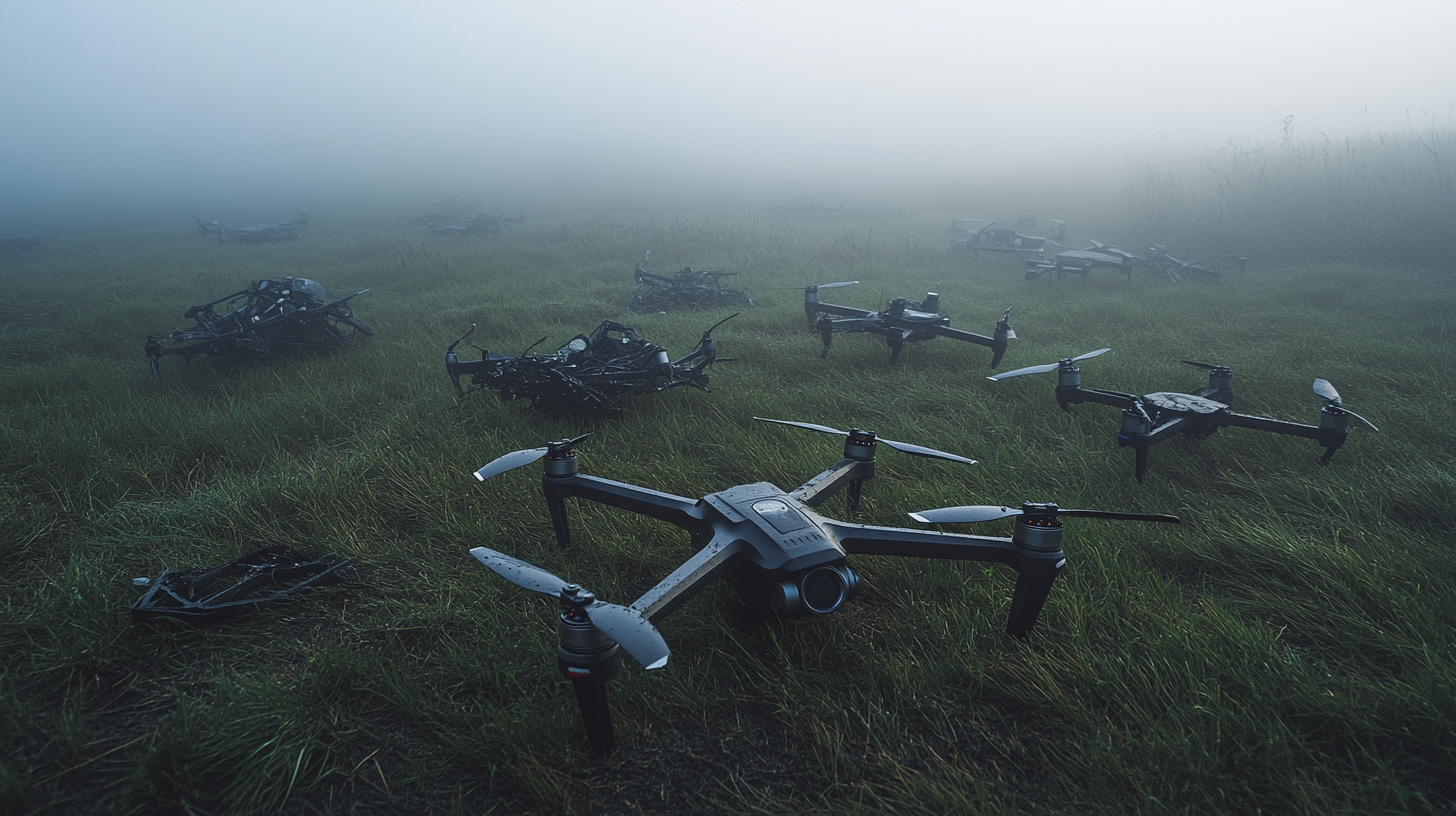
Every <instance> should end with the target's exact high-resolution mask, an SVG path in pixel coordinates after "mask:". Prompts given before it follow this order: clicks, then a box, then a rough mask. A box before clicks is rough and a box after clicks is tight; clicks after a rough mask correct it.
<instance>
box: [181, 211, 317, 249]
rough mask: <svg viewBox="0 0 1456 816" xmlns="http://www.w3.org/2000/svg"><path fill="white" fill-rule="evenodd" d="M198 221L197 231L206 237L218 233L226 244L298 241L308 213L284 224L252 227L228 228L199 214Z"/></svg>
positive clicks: (221, 240) (195, 219)
mask: <svg viewBox="0 0 1456 816" xmlns="http://www.w3.org/2000/svg"><path fill="white" fill-rule="evenodd" d="M192 220H194V221H196V222H197V232H198V234H199V235H202V236H203V237H206V236H208V235H216V236H217V242H218V243H219V244H226V243H230V242H233V241H240V242H242V243H245V244H261V243H265V242H268V241H297V240H298V238H299V234H300V233H302V232H303V228H304V227H306V226H308V213H304V214H303V215H301V216H299V217H298V219H297V220H294V221H289V222H287V223H284V224H254V225H252V226H250V227H240V228H238V229H228V228H227V227H225V226H223V225H222V224H220V223H218V221H217V220H216V219H213V220H212V221H203V220H202V219H201V218H198V217H197V216H195V215H194V216H192Z"/></svg>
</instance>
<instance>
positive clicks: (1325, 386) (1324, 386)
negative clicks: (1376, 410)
mask: <svg viewBox="0 0 1456 816" xmlns="http://www.w3.org/2000/svg"><path fill="white" fill-rule="evenodd" d="M1314 392H1315V393H1316V394H1319V395H1320V396H1321V397H1324V398H1325V399H1327V400H1329V401H1330V406H1331V407H1333V408H1338V409H1339V410H1341V411H1344V412H1345V413H1347V414H1349V415H1350V416H1352V417H1354V418H1356V419H1358V420H1360V421H1361V422H1363V423H1365V424H1366V425H1369V426H1370V428H1371V429H1372V430H1376V431H1378V430H1380V429H1379V428H1376V427H1375V423H1374V422H1371V421H1370V420H1368V419H1366V418H1365V417H1362V416H1360V415H1359V414H1357V413H1355V412H1354V411H1351V410H1350V409H1349V408H1346V407H1345V404H1344V403H1343V402H1341V401H1340V392H1339V391H1336V390H1335V387H1334V386H1333V385H1330V381H1329V380H1326V379H1324V378H1323V377H1317V378H1315V381H1314Z"/></svg>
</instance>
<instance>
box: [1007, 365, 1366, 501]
mask: <svg viewBox="0 0 1456 816" xmlns="http://www.w3.org/2000/svg"><path fill="white" fill-rule="evenodd" d="M1109 351H1111V349H1105V348H1104V349H1097V350H1096V351H1089V352H1087V353H1086V354H1082V355H1079V356H1076V357H1064V358H1062V359H1061V360H1060V361H1058V362H1055V363H1047V364H1044V365H1037V366H1028V367H1026V368H1019V369H1016V370H1015V371H1007V372H1003V373H1001V374H996V375H993V376H991V377H987V379H989V380H1005V379H1009V378H1011V377H1020V376H1023V375H1026V374H1045V373H1047V372H1050V371H1056V372H1057V388H1056V398H1057V404H1058V405H1060V406H1061V407H1062V410H1063V411H1068V412H1070V411H1071V406H1072V405H1075V404H1078V403H1083V402H1095V403H1100V404H1102V405H1110V406H1112V407H1114V408H1121V409H1122V427H1121V428H1120V429H1119V430H1118V432H1117V445H1118V447H1123V448H1128V447H1130V448H1132V449H1133V451H1134V452H1135V453H1136V458H1135V460H1134V475H1135V476H1136V478H1137V480H1138V481H1139V482H1142V481H1145V480H1146V479H1147V474H1148V449H1149V448H1151V447H1152V446H1154V445H1156V444H1158V443H1159V442H1162V441H1163V440H1165V439H1169V438H1171V437H1173V436H1186V437H1189V438H1191V439H1203V438H1205V437H1208V436H1212V435H1213V434H1214V432H1216V431H1217V430H1218V429H1219V428H1228V427H1233V428H1251V429H1253V430H1256V431H1270V432H1272V433H1277V434H1284V435H1286V436H1298V437H1303V438H1305V439H1313V440H1315V441H1316V442H1318V443H1319V444H1320V446H1321V447H1323V448H1324V449H1325V453H1324V456H1322V457H1321V458H1320V461H1321V462H1322V463H1324V464H1328V463H1329V461H1330V458H1331V457H1333V456H1334V455H1335V451H1337V450H1339V449H1340V446H1341V445H1343V444H1345V438H1346V437H1347V436H1348V435H1349V423H1350V417H1352V416H1353V417H1355V418H1356V419H1358V420H1360V421H1361V422H1364V423H1365V424H1366V425H1369V426H1370V427H1371V428H1372V429H1373V430H1377V431H1378V430H1380V429H1379V428H1376V427H1375V424H1374V423H1373V422H1371V421H1370V420H1368V419H1366V418H1365V417H1362V416H1360V415H1359V414H1357V413H1355V412H1354V411H1351V410H1350V409H1348V408H1346V407H1345V405H1344V403H1343V402H1342V401H1341V399H1340V394H1339V392H1338V391H1336V390H1335V387H1334V386H1333V385H1331V384H1330V383H1329V381H1328V380H1325V379H1316V380H1315V381H1314V392H1315V393H1316V394H1318V395H1319V396H1321V397H1324V398H1325V400H1326V403H1325V405H1324V407H1323V408H1321V409H1320V421H1319V424H1318V425H1305V424H1304V423H1301V422H1290V421H1288V420H1283V419H1274V418H1273V417H1263V416H1254V415H1252V414H1239V413H1235V412H1233V411H1230V410H1229V406H1228V403H1230V402H1232V400H1233V395H1234V390H1233V370H1232V369H1231V368H1229V367H1228V366H1221V365H1214V364H1212V363H1200V362H1196V361H1193V360H1183V361H1182V362H1184V363H1185V364H1187V365H1191V366H1194V367H1196V368H1202V369H1207V371H1208V387H1207V388H1202V389H1199V390H1197V391H1190V392H1186V393H1185V392H1179V391H1159V392H1157V393H1153V394H1144V395H1142V396H1138V395H1136V394H1125V393H1122V392H1121V391H1106V390H1103V389H1100V388H1083V387H1082V369H1081V368H1079V367H1078V366H1077V363H1078V362H1079V361H1081V360H1090V359H1092V358H1094V357H1100V356H1101V355H1103V354H1106V353H1107V352H1109Z"/></svg>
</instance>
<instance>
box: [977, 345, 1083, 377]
mask: <svg viewBox="0 0 1456 816" xmlns="http://www.w3.org/2000/svg"><path fill="white" fill-rule="evenodd" d="M1109 351H1112V349H1110V348H1102V349H1097V350H1096V351H1089V352H1087V353H1086V354H1082V355H1079V356H1077V357H1068V358H1066V359H1065V360H1064V361H1058V362H1055V363H1047V364H1046V365H1035V366H1027V367H1026V368H1018V369H1016V370H1015V371H1003V372H1002V373H1000V374H994V375H992V376H990V377H987V378H986V379H988V380H1004V379H1006V378H1008V377H1020V376H1022V375H1023V374H1045V373H1046V372H1048V371H1056V370H1057V369H1058V368H1061V367H1062V363H1063V362H1069V363H1075V362H1077V361H1078V360H1090V359H1092V358H1093V357H1100V356H1101V355H1103V354H1106V353H1107V352H1109Z"/></svg>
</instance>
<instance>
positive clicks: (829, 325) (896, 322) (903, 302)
mask: <svg viewBox="0 0 1456 816" xmlns="http://www.w3.org/2000/svg"><path fill="white" fill-rule="evenodd" d="M856 283H859V281H839V282H838V283H821V284H818V285H815V286H805V287H804V314H805V315H807V316H808V318H809V324H810V325H811V326H813V327H815V328H816V329H818V330H819V337H820V339H821V340H823V341H824V350H823V351H821V352H820V353H819V358H820V359H823V358H825V357H828V356H829V345H830V343H831V341H832V340H833V338H834V335H835V334H836V333H841V332H842V333H847V334H861V333H863V334H877V335H879V336H881V337H883V338H885V342H886V343H887V344H889V346H890V365H895V364H896V363H897V362H899V360H900V350H901V348H902V347H903V346H904V345H905V344H906V343H918V342H921V341H923V340H929V339H931V338H933V337H949V338H951V339H953V340H964V341H966V342H968V343H975V344H977V345H981V346H986V347H987V348H989V349H991V351H992V357H991V367H992V368H995V367H996V366H998V365H1000V364H1001V357H1002V355H1004V354H1005V353H1006V342H1007V341H1008V340H1015V339H1016V332H1015V331H1014V330H1013V329H1012V328H1011V323H1010V320H1011V310H1010V309H1007V310H1006V313H1005V314H1004V315H1002V316H1001V320H1000V321H998V322H997V323H996V328H995V330H994V331H993V332H992V336H991V337H987V336H985V335H983V334H975V333H973V332H968V331H962V330H960V329H952V328H951V327H950V318H949V317H947V316H946V315H943V314H940V311H939V310H940V295H938V294H936V293H934V292H927V293H926V294H925V298H924V299H923V300H911V299H909V298H898V297H897V298H895V299H893V300H891V301H890V303H889V306H888V307H887V308H885V309H883V310H881V311H878V312H872V311H869V310H868V309H856V308H854V307H853V306H838V305H836V304H833V303H824V302H821V301H820V300H819V290H820V289H832V288H835V287H839V286H851V285H853V284H856ZM830 315H839V317H838V318H833V317H830Z"/></svg>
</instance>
